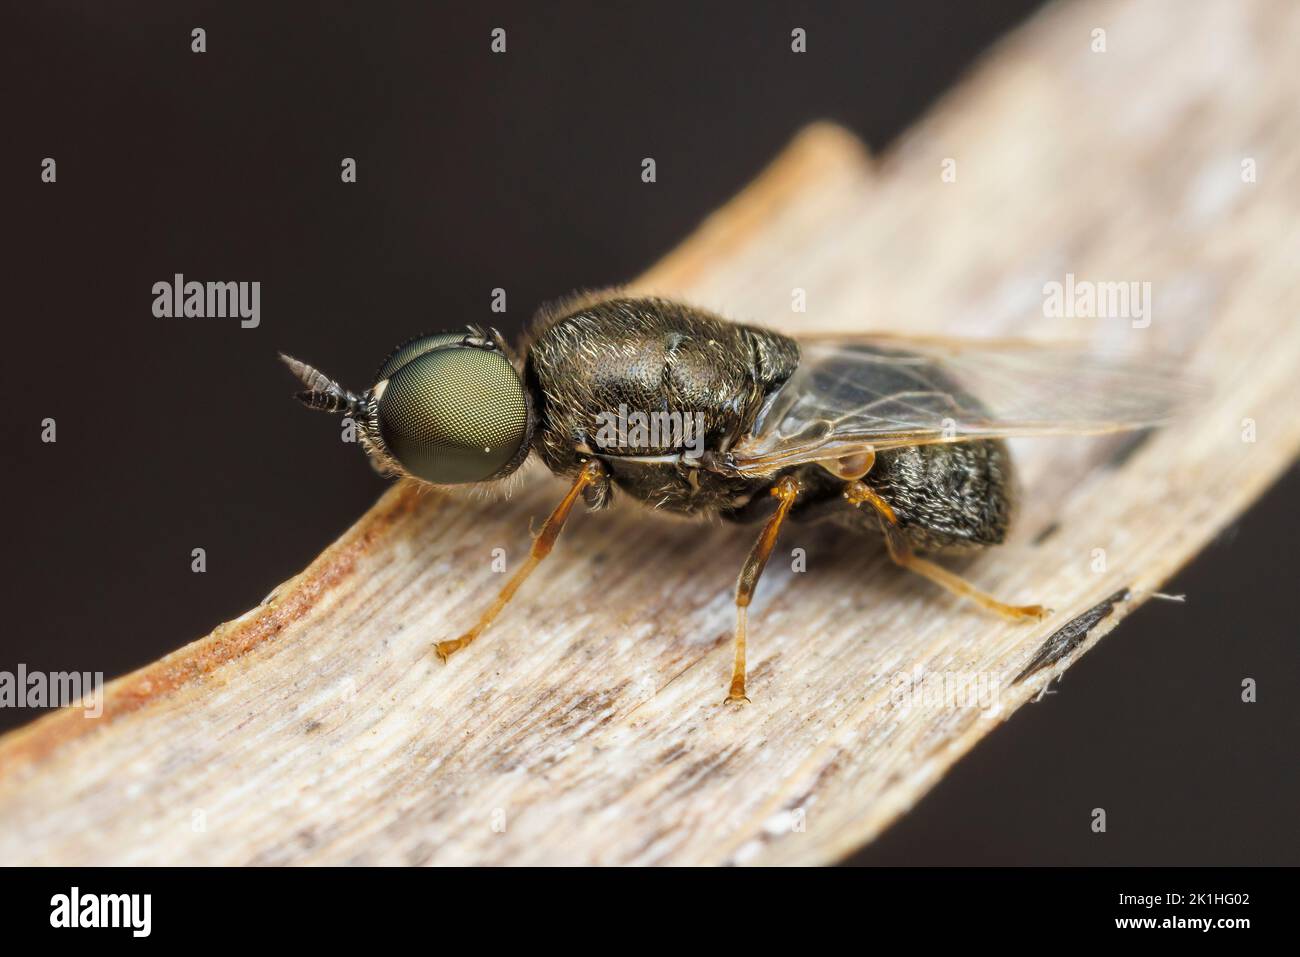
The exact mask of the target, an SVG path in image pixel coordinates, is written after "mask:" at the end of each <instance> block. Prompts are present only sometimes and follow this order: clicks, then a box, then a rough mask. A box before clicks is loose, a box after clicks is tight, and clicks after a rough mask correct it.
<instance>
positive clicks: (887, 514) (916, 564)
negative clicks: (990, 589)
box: [844, 481, 1048, 621]
mask: <svg viewBox="0 0 1300 957" xmlns="http://www.w3.org/2000/svg"><path fill="white" fill-rule="evenodd" d="M844 498H845V500H846V501H848V503H849V504H850V505H854V506H860V505H862V504H863V503H866V504H868V505H870V506H871V507H872V508H874V509H875V510H876V512H877V514H879V515H880V517H881V519H882V521H883V522H884V526H885V544H886V545H887V546H888V547H889V557H890V558H892V559H893V560H894V562H895V563H897V564H898V565H901V566H902V567H903V568H908V569H911V570H912V571H914V572H916V573H917V574H919V575H924V576H925V577H926V578H928V579H930V581H932V582H934V583H935V584H936V585H939V586H940V587H941V588H946V589H947V590H948V591H950V592H952V593H953V594H954V595H958V596H960V597H962V598H965V599H968V600H969V601H973V602H974V603H975V604H977V605H979V606H980V607H981V608H985V609H987V610H989V611H991V612H994V613H996V614H999V615H1001V616H1003V617H1004V618H1010V619H1012V620H1013V621H1024V620H1026V619H1031V620H1034V621H1037V620H1038V619H1040V618H1042V617H1044V616H1045V615H1047V614H1048V611H1047V609H1046V608H1044V607H1043V606H1042V605H1008V604H1007V603H1006V602H1002V601H998V600H997V599H996V598H994V597H993V596H992V595H990V594H988V593H987V592H984V591H981V590H980V589H978V588H976V587H975V586H974V585H972V584H971V583H970V582H968V581H966V579H964V578H962V577H961V576H960V575H955V574H953V573H952V572H950V571H948V569H946V568H943V567H941V566H939V565H936V564H935V563H934V562H931V561H927V560H926V559H924V558H921V557H920V556H918V555H916V554H915V553H913V551H912V549H911V547H910V546H909V545H908V544H907V542H906V541H904V540H903V537H902V535H901V534H900V533H899V532H898V516H897V515H895V514H894V510H893V509H892V508H890V506H889V503H888V502H886V501H885V500H884V499H882V498H881V497H880V496H879V495H878V494H877V493H876V491H875V490H874V489H872V488H871V487H870V486H868V485H867V484H866V483H865V482H861V481H858V482H850V483H849V484H848V485H847V486H845V488H844Z"/></svg>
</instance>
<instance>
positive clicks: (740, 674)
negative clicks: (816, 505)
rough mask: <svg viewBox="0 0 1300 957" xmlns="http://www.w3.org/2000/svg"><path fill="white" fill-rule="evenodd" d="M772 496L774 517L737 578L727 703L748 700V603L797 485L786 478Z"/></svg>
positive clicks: (776, 487)
mask: <svg viewBox="0 0 1300 957" xmlns="http://www.w3.org/2000/svg"><path fill="white" fill-rule="evenodd" d="M772 494H773V495H774V496H776V497H777V498H778V499H780V504H779V505H778V506H777V508H776V514H774V515H773V516H772V517H771V518H769V519H768V520H767V524H766V525H764V526H763V531H762V532H760V533H759V535H758V541H756V542H755V543H754V547H753V548H752V549H751V550H750V552H749V557H748V558H746V559H745V565H744V567H743V568H742V569H741V570H740V577H739V578H737V579H736V658H735V661H734V662H733V664H732V666H731V691H730V692H729V693H728V694H727V701H728V702H730V701H748V700H749V698H748V696H746V694H745V623H746V618H747V616H748V612H749V602H750V600H751V599H752V598H753V597H754V589H755V588H757V587H758V579H759V577H760V576H761V575H762V574H763V569H764V568H765V567H766V566H767V559H768V557H769V556H771V554H772V548H773V547H774V546H775V545H776V536H777V533H778V532H780V531H781V523H782V522H783V521H785V517H786V515H787V514H788V513H789V511H790V508H791V506H793V505H794V501H795V499H796V498H798V497H799V483H798V482H797V481H796V480H795V479H794V478H792V477H790V476H789V475H787V476H785V477H783V478H781V479H779V480H778V481H777V483H776V484H775V485H773V486H772ZM724 703H725V702H724Z"/></svg>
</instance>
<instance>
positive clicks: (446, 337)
mask: <svg viewBox="0 0 1300 957" xmlns="http://www.w3.org/2000/svg"><path fill="white" fill-rule="evenodd" d="M464 338H465V333H464V331H463V330H462V331H461V332H435V333H434V334H432V335H428V336H416V337H415V338H414V339H408V340H407V341H406V342H403V343H402V344H401V345H400V346H398V347H397V348H396V349H394V350H393V354H392V355H390V356H389V357H388V358H387V359H385V360H384V364H383V365H382V366H380V367H379V372H378V373H377V374H376V375H375V381H376V382H382V381H383V380H384V379H387V378H389V377H390V376H391V375H392V374H393V373H394V372H396V371H397V370H398V369H400V368H402V366H404V365H406V364H407V363H408V362H410V361H411V360H412V359H415V358H417V357H418V356H422V355H424V354H425V353H426V352H429V351H430V350H433V349H437V348H438V347H439V346H450V345H455V344H456V343H458V342H460V341H461V340H462V339H464Z"/></svg>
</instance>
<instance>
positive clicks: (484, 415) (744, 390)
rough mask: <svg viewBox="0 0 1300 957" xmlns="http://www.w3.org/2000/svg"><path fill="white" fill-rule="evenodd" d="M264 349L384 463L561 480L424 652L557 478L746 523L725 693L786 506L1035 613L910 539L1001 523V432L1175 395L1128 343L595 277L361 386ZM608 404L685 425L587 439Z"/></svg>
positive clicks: (737, 670) (1133, 409)
mask: <svg viewBox="0 0 1300 957" xmlns="http://www.w3.org/2000/svg"><path fill="white" fill-rule="evenodd" d="M281 358H282V359H283V360H284V361H285V363H286V364H287V365H288V366H289V368H290V369H291V370H292V371H293V373H294V374H295V375H297V376H298V378H299V379H300V380H301V381H302V383H303V385H305V386H306V391H303V392H299V393H298V395H297V397H298V399H299V400H301V401H302V402H303V403H304V404H306V405H307V406H308V407H310V408H313V409H320V410H323V411H326V412H335V413H346V414H347V415H350V416H352V417H353V418H354V419H355V421H356V422H357V424H358V432H359V437H360V440H361V443H362V445H363V446H364V448H365V450H366V451H367V453H369V455H370V456H371V457H372V459H373V461H374V463H375V464H376V466H377V467H378V468H379V469H380V470H381V471H383V472H385V473H388V474H396V475H402V476H407V477H410V478H413V479H417V480H419V481H421V482H425V483H428V484H430V485H434V486H451V485H465V484H478V483H496V482H500V481H501V480H503V479H505V478H507V477H508V476H510V475H512V474H513V473H515V472H516V470H518V469H519V468H520V466H522V465H523V464H524V462H525V460H526V459H528V457H529V456H530V455H532V456H536V457H538V458H540V460H541V461H542V462H543V463H544V464H545V466H546V467H547V468H548V469H550V470H551V471H552V472H553V473H555V474H556V475H559V476H563V477H566V478H568V479H569V480H570V482H571V486H570V488H569V490H568V493H567V494H566V495H565V496H564V498H563V499H562V500H561V501H560V503H559V505H557V506H556V507H555V510H554V511H553V512H552V513H551V514H550V517H549V518H547V520H546V522H545V523H544V524H543V525H542V527H541V529H540V531H539V532H538V533H537V535H536V537H535V538H534V540H533V544H532V548H531V551H530V553H529V557H528V559H527V561H526V562H524V564H523V565H522V566H521V567H520V568H519V569H518V570H517V571H516V572H515V573H514V575H513V576H512V577H511V578H510V580H509V581H508V582H507V583H506V585H505V587H504V588H502V590H501V592H500V594H499V595H498V596H497V598H496V599H495V601H493V602H492V604H491V605H490V606H489V607H488V608H487V609H486V610H485V611H484V612H483V613H482V615H481V617H480V618H479V620H478V621H477V622H476V623H475V624H474V626H473V627H472V628H470V629H469V630H468V631H467V632H465V633H464V634H462V635H461V636H460V637H458V638H455V639H453V640H448V641H440V642H438V644H437V646H436V651H437V654H438V656H439V657H440V658H441V659H442V660H443V661H446V660H447V659H448V658H449V657H450V656H451V655H452V654H453V653H455V652H456V651H459V650H461V649H463V648H465V647H466V646H467V645H469V644H470V643H471V642H473V641H474V640H475V639H476V638H477V637H478V636H479V635H480V634H482V633H483V631H484V629H486V628H487V627H488V626H489V625H490V624H491V623H492V621H493V619H495V618H496V617H497V615H498V614H499V613H500V611H501V609H502V608H503V607H504V606H505V604H506V603H507V602H508V601H509V600H510V598H511V597H512V596H513V595H514V593H515V592H516V591H517V590H518V588H519V586H520V585H521V584H523V582H524V580H525V579H526V578H527V577H528V576H529V575H530V574H531V573H532V572H533V570H534V569H535V568H536V567H537V565H538V564H539V563H540V562H541V561H542V559H544V558H545V557H546V556H547V555H548V554H550V552H551V550H552V548H553V547H554V545H555V542H556V539H557V538H558V537H559V535H560V531H561V529H562V528H563V527H564V523H565V521H566V520H567V519H568V517H569V513H570V512H571V511H572V509H573V507H574V504H575V503H576V502H577V500H578V499H579V497H581V498H582V499H583V500H584V502H585V503H586V505H587V506H588V507H589V508H591V509H601V508H604V507H606V506H607V505H609V503H610V501H611V499H612V497H613V496H614V494H615V490H617V491H619V492H621V493H623V494H625V495H627V496H629V497H630V498H632V499H635V500H636V501H638V502H640V503H643V504H644V505H647V506H649V507H650V508H652V509H656V510H661V511H667V512H675V513H679V514H684V515H687V516H695V517H701V518H703V517H712V516H719V517H721V518H722V519H725V520H729V521H734V522H743V523H759V522H761V523H762V529H761V531H760V532H759V534H758V539H757V541H756V542H755V544H754V546H753V548H752V550H751V551H750V553H749V556H748V558H747V559H746V561H745V563H744V566H743V567H742V568H741V571H740V575H739V578H738V579H737V583H736V593H735V607H736V626H735V658H734V663H733V667H732V677H731V684H730V689H729V693H728V695H727V699H726V700H727V701H730V702H735V701H748V700H749V699H748V698H747V697H746V694H745V641H746V624H747V622H746V615H747V609H748V607H749V604H750V601H751V599H752V598H753V595H754V589H755V587H756V586H757V584H758V580H759V577H760V576H761V575H762V573H763V569H764V567H765V566H766V564H767V561H768V558H769V556H770V555H771V554H772V549H773V547H774V546H775V544H776V541H777V535H778V533H779V532H780V529H781V526H782V524H783V523H784V522H785V521H786V520H787V519H789V520H791V521H800V520H805V521H829V522H834V523H837V524H838V525H840V526H843V527H845V528H847V529H849V530H850V531H853V532H857V533H864V534H869V535H877V534H879V535H882V536H883V538H884V543H885V546H886V548H887V550H888V553H889V555H890V557H891V558H892V559H893V560H894V561H895V562H896V563H898V564H899V565H901V566H903V567H906V568H908V569H911V570H912V571H915V572H918V573H920V574H921V575H923V576H925V577H926V578H928V579H930V580H931V581H933V582H934V583H936V584H937V585H939V586H941V587H943V588H945V589H947V590H948V591H950V592H952V593H954V594H956V595H959V596H961V597H962V598H965V599H968V600H970V601H972V602H974V603H975V604H977V605H979V606H981V607H983V608H985V609H987V610H989V611H992V612H994V613H997V614H1000V615H1003V616H1005V617H1007V618H1011V619H1017V620H1036V619H1038V618H1040V617H1042V616H1043V615H1044V614H1045V613H1046V611H1045V609H1044V608H1043V607H1042V606H1041V605H1036V604H1026V605H1013V604H1008V603H1006V602H1002V601H999V600H998V599H996V598H994V597H992V596H991V595H988V594H986V593H985V592H983V591H981V590H980V589H978V588H977V587H975V586H974V585H972V584H970V583H969V582H967V581H965V580H964V579H963V578H961V577H959V576H958V575H956V574H954V573H953V572H951V571H948V570H946V569H944V568H943V567H941V566H940V565H938V564H936V563H934V562H933V561H931V560H930V559H928V558H925V557H922V555H923V554H925V553H944V552H954V551H962V550H968V549H974V548H981V547H984V546H988V545H996V544H999V543H1000V542H1002V541H1003V539H1004V537H1005V535H1006V533H1007V529H1008V526H1009V524H1010V523H1011V520H1012V515H1013V511H1014V504H1015V496H1014V473H1013V467H1012V461H1011V457H1010V454H1009V452H1008V449H1007V446H1006V444H1005V442H1004V440H1005V439H1007V438H1011V437H1018V436H1035V435H1061V434H1099V433H1108V432H1118V431H1125V430H1132V429H1139V428H1146V427H1148V426H1153V425H1157V424H1159V423H1161V422H1163V421H1165V420H1167V419H1168V418H1169V417H1170V416H1171V414H1172V413H1173V412H1174V410H1175V408H1176V406H1177V405H1178V404H1179V403H1180V402H1181V400H1182V399H1183V398H1184V397H1185V394H1184V389H1183V388H1182V386H1181V382H1180V380H1179V379H1178V378H1177V377H1176V376H1174V375H1172V374H1170V373H1168V372H1167V371H1162V370H1161V369H1160V368H1159V367H1158V366H1153V365H1152V364H1151V363H1150V362H1149V361H1142V362H1139V361H1137V360H1133V359H1129V360H1125V359H1115V358H1105V357H1100V356H1097V355H1093V354H1090V353H1089V352H1087V351H1086V350H1084V349H1079V348H1071V347H1059V346H1043V345H1034V344H1029V343H1024V342H1003V341H999V342H987V343H981V342H978V341H960V340H946V339H924V338H915V337H904V336H892V335H857V336H850V335H839V336H828V337H821V338H818V337H806V338H798V339H795V338H791V337H790V336H786V335H782V334H781V333H778V332H774V331H771V330H768V329H763V328H760V327H757V326H752V325H744V324H740V323H735V322H731V321H729V320H727V319H724V318H722V317H721V316H718V315H715V314H713V313H711V312H708V311H705V310H703V309H699V308H696V307H694V306H690V305H687V304H684V303H680V302H675V301H671V300H668V299H661V298H639V297H632V296H628V295H623V294H620V293H619V292H617V291H602V292H594V293H583V294H580V295H577V296H575V297H572V298H570V299H568V300H564V301H562V302H560V303H557V304H555V305H553V306H549V307H545V308H543V309H542V311H541V312H540V313H539V314H538V316H537V318H536V319H535V320H534V322H533V323H532V325H531V328H530V329H529V330H528V331H527V332H526V333H525V336H524V339H523V342H522V343H521V347H520V350H519V354H518V356H516V355H514V354H513V353H512V352H511V351H510V349H509V348H508V347H507V345H506V343H505V341H504V340H503V338H502V336H501V335H500V334H499V333H498V332H497V331H495V330H485V329H481V328H478V327H472V326H471V327H469V328H468V329H467V330H466V331H462V332H445V333H438V334H433V335H425V336H420V337H417V338H415V339H412V340H410V341H409V342H407V343H405V344H404V345H402V346H400V347H399V348H398V349H397V350H396V351H395V352H393V354H392V355H390V356H389V357H388V358H387V359H386V360H385V361H384V363H383V365H381V366H380V368H379V371H378V373H377V374H376V376H375V382H374V385H372V386H371V387H370V388H369V389H367V390H366V391H365V392H362V393H355V392H351V391H348V390H347V389H344V388H343V387H342V386H340V385H339V384H338V383H337V382H335V381H334V380H333V379H330V378H329V377H328V376H325V375H323V374H322V373H320V372H318V371H317V370H315V369H313V368H312V367H311V366H309V365H307V364H305V363H303V362H299V361H298V360H296V359H293V358H290V357H288V356H284V355H281ZM620 409H621V410H627V409H631V410H637V411H638V412H639V413H640V414H641V415H642V416H643V419H642V420H638V424H639V422H640V421H643V420H644V419H645V418H649V417H653V416H672V415H678V416H680V417H684V416H690V417H691V418H692V421H694V422H697V423H698V424H699V428H700V430H701V433H702V439H701V441H699V442H698V443H696V444H695V446H694V447H693V448H691V449H686V448H684V447H683V443H682V442H679V441H673V438H674V437H673V436H671V435H668V436H664V435H659V436H657V437H656V438H654V439H653V440H651V441H645V440H644V438H643V440H642V441H640V442H638V441H630V439H635V438H637V435H630V434H629V433H630V432H636V433H637V434H638V435H641V434H642V433H643V432H644V430H640V431H638V427H632V428H630V429H629V428H628V427H627V426H626V425H625V424H624V425H620V426H619V428H618V434H617V441H610V436H609V435H608V434H605V435H604V436H603V438H602V432H606V433H607V432H608V423H609V422H610V415H611V412H612V410H620ZM634 415H635V413H634ZM625 418H628V420H629V421H630V419H631V418H632V417H625ZM620 421H622V420H620ZM669 431H671V430H669ZM648 434H651V435H653V433H648ZM678 438H680V436H679V437H678Z"/></svg>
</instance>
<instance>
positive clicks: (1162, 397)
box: [722, 336, 1200, 474]
mask: <svg viewBox="0 0 1300 957" xmlns="http://www.w3.org/2000/svg"><path fill="white" fill-rule="evenodd" d="M799 348H800V361H799V368H798V371H797V372H796V373H795V374H794V376H792V377H791V378H790V380H789V381H788V382H787V383H786V384H785V385H784V386H783V387H782V388H781V389H780V390H779V391H778V392H777V393H775V395H774V396H773V397H772V398H771V399H770V400H769V402H768V404H767V406H766V407H765V408H764V409H763V411H762V412H761V413H760V415H759V417H758V420H757V421H756V422H755V424H754V427H753V430H752V432H751V434H750V435H749V436H747V437H745V438H744V439H742V440H741V441H740V442H738V443H736V444H735V445H734V446H733V447H732V448H731V449H730V450H728V453H727V454H724V455H723V457H722V466H723V468H724V469H725V470H726V471H729V472H738V473H741V474H768V473H770V472H772V471H773V470H775V469H779V468H784V467H787V466H790V465H797V464H800V463H803V462H819V461H820V462H825V461H830V460H834V459H839V458H844V457H847V456H853V455H856V454H860V453H862V452H865V451H869V450H876V451H879V450H881V449H888V448H896V447H898V446H904V445H925V444H929V443H934V442H964V441H973V440H976V439H990V438H1010V437H1016V436H1030V435H1071V434H1075V435H1078V434H1099V433H1107V432H1122V431H1126V430H1131V429H1140V428H1146V427H1148V426H1154V425H1159V424H1161V423H1162V422H1165V421H1167V420H1168V419H1170V418H1171V417H1172V416H1173V415H1174V414H1175V413H1176V412H1177V411H1178V410H1179V409H1180V408H1182V407H1183V406H1184V405H1186V404H1187V403H1188V402H1189V401H1191V400H1192V399H1193V398H1195V396H1196V395H1197V394H1198V393H1199V391H1200V390H1199V389H1198V387H1197V386H1196V385H1195V384H1193V383H1191V382H1190V381H1189V380H1187V379H1186V378H1184V377H1183V376H1181V375H1180V374H1179V373H1178V369H1177V367H1176V365H1175V364H1174V362H1173V361H1172V360H1169V359H1164V360H1161V359H1153V358H1151V357H1148V356H1128V357H1123V356H1114V355H1111V356H1107V355H1099V354H1097V353H1095V352H1091V351H1089V350H1088V349H1085V348H1081V347H1072V346H1059V345H1042V344H1037V343H1029V342H1024V341H994V340H988V341H979V340H972V341H962V340H945V339H919V338H918V339H913V338H908V337H902V336H869V337H868V336H863V337H854V338H841V339H821V340H807V341H805V340H801V341H800V343H799Z"/></svg>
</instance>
